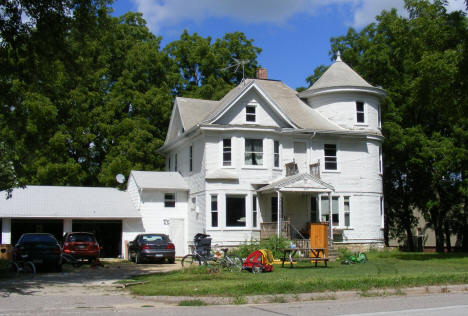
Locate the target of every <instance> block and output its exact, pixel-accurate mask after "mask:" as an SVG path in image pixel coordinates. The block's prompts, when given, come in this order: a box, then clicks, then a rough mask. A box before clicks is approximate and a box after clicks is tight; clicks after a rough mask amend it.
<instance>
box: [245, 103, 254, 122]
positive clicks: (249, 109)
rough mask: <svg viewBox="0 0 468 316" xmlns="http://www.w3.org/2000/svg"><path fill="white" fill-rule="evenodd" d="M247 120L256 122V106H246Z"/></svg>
mask: <svg viewBox="0 0 468 316" xmlns="http://www.w3.org/2000/svg"><path fill="white" fill-rule="evenodd" d="M245 120H246V121H247V122H255V120H256V118H255V106H246V107H245Z"/></svg>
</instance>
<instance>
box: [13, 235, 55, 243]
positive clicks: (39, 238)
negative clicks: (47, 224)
mask: <svg viewBox="0 0 468 316" xmlns="http://www.w3.org/2000/svg"><path fill="white" fill-rule="evenodd" d="M20 242H28V243H30V242H41V243H57V240H56V239H55V238H54V236H52V235H46V234H37V235H36V234H27V235H23V237H22V238H21V239H20Z"/></svg>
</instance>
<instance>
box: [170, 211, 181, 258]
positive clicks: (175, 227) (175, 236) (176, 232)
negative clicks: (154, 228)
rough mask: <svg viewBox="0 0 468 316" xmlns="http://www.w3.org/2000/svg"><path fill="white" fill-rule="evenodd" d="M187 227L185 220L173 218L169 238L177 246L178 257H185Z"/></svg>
mask: <svg viewBox="0 0 468 316" xmlns="http://www.w3.org/2000/svg"><path fill="white" fill-rule="evenodd" d="M184 236H185V225H184V219H183V218H171V220H170V222H169V238H170V239H171V241H172V243H173V244H174V246H175V251H176V256H178V257H179V256H183V255H185V237H184Z"/></svg>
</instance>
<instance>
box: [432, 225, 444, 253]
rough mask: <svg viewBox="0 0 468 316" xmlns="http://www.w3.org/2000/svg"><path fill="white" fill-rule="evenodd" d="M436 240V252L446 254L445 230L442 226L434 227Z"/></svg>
mask: <svg viewBox="0 0 468 316" xmlns="http://www.w3.org/2000/svg"><path fill="white" fill-rule="evenodd" d="M434 232H435V238H436V251H437V252H444V229H443V228H442V226H441V225H437V226H434Z"/></svg>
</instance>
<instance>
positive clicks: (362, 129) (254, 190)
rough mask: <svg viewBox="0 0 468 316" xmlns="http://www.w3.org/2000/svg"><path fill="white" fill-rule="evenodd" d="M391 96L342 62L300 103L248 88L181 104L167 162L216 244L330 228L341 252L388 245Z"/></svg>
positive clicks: (256, 85) (266, 86) (279, 88)
mask: <svg viewBox="0 0 468 316" xmlns="http://www.w3.org/2000/svg"><path fill="white" fill-rule="evenodd" d="M384 94H385V92H384V91H383V90H382V89H381V88H377V87H373V86H372V85H370V84H369V83H367V82H366V81H365V80H364V79H363V78H361V77H360V76H359V75H358V74H357V73H356V72H355V71H353V70H352V69H351V68H350V67H349V66H348V65H347V64H346V63H344V62H343V61H342V60H341V59H340V57H338V59H337V60H336V61H335V62H334V63H333V64H332V65H331V66H330V68H329V69H328V70H327V71H326V72H325V73H324V74H323V76H322V77H321V78H320V79H319V80H318V81H317V82H316V83H315V84H314V85H313V86H312V87H310V88H309V89H307V90H305V91H303V92H300V93H297V92H296V91H295V90H293V89H291V88H290V87H288V86H286V85H285V84H283V83H282V82H280V81H276V80H268V79H266V78H259V79H247V80H245V81H244V82H242V83H241V84H240V85H238V86H237V87H235V88H234V89H232V90H231V91H230V92H229V93H228V94H226V95H225V96H224V97H223V98H222V99H221V100H219V101H207V100H198V99H188V98H177V99H176V100H175V104H174V108H173V111H172V116H171V121H170V125H169V130H168V133H167V137H166V141H165V144H164V146H163V147H161V149H160V152H161V153H162V154H164V155H165V157H166V170H167V171H172V172H179V173H180V174H181V175H182V177H183V178H184V179H185V181H186V182H187V184H188V187H189V191H188V200H189V205H190V206H189V213H190V212H195V214H197V216H196V220H197V222H199V223H201V225H200V224H199V225H197V226H196V227H197V228H198V229H200V228H203V231H204V232H206V233H207V234H210V235H211V236H212V237H213V240H214V242H215V243H220V244H225V245H236V244H239V243H242V242H245V241H248V240H252V239H259V238H260V237H263V236H267V235H269V234H271V233H272V232H273V233H275V232H276V233H277V234H280V233H282V234H287V237H290V238H295V237H299V236H301V233H302V235H304V234H306V233H307V226H308V223H310V222H322V221H326V222H330V225H331V228H332V230H334V231H335V233H336V232H339V235H338V236H336V235H335V240H339V242H342V243H359V244H363V243H364V244H378V245H382V244H383V222H384V221H383V218H384V212H383V194H382V154H381V153H382V150H381V145H382V141H383V137H382V134H381V131H380V105H379V98H380V97H382V96H383V95H384ZM174 194H175V193H174V192H171V191H167V192H166V199H168V200H170V199H171V198H172V197H173V196H174ZM330 200H331V203H330ZM330 213H331V214H332V215H331V218H330V215H329V214H330ZM278 223H280V224H279V225H278ZM191 226H192V224H189V227H191ZM189 230H190V228H189ZM193 233H195V231H193V230H192V231H190V232H189V234H188V235H187V238H188V240H187V241H188V242H189V241H190V239H191V237H192V236H193Z"/></svg>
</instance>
